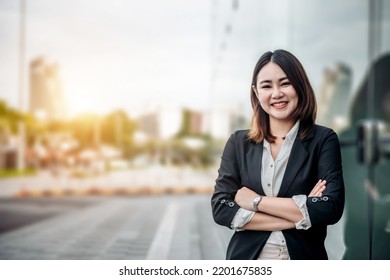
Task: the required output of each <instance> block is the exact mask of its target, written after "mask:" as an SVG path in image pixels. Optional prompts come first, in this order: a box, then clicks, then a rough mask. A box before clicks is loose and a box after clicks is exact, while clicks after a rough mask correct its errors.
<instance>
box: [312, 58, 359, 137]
mask: <svg viewBox="0 0 390 280" xmlns="http://www.w3.org/2000/svg"><path fill="white" fill-rule="evenodd" d="M351 85H352V71H351V69H350V68H349V67H348V66H347V65H345V64H343V63H337V64H336V65H335V67H334V68H333V69H329V68H326V69H325V70H324V73H323V81H322V84H321V87H320V90H319V92H318V96H317V103H318V118H317V121H318V123H319V124H323V125H325V126H330V127H332V128H333V129H335V130H340V129H342V128H344V127H345V126H347V125H348V108H349V103H350V93H351Z"/></svg>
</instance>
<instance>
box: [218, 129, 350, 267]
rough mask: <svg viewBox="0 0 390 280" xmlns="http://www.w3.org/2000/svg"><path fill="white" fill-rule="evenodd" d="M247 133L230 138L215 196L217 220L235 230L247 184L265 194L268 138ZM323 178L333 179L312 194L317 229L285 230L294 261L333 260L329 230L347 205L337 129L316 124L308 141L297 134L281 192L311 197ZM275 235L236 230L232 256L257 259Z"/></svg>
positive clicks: (229, 253)
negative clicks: (257, 138)
mask: <svg viewBox="0 0 390 280" xmlns="http://www.w3.org/2000/svg"><path fill="white" fill-rule="evenodd" d="M247 134H248V130H239V131H236V132H235V133H233V134H232V135H231V136H230V138H229V140H228V141H227V143H226V146H225V148H224V151H223V154H222V158H221V165H220V168H219V170H218V173H219V174H218V178H217V179H216V185H215V190H214V193H213V196H212V198H211V205H212V213H213V217H214V220H215V222H216V223H218V224H220V225H223V226H227V227H229V228H230V225H231V222H232V220H233V218H234V215H235V214H236V212H237V211H238V209H239V208H240V207H239V206H238V205H237V204H236V203H235V201H234V197H235V194H236V193H237V190H238V189H239V188H241V187H242V186H246V187H248V188H251V189H252V190H253V191H255V192H256V193H258V194H262V195H265V194H264V191H263V188H262V186H261V178H260V176H261V162H262V160H261V159H262V154H263V142H261V143H256V142H254V141H251V140H248V138H247ZM298 135H299V133H298ZM319 179H325V180H326V182H327V183H326V190H325V192H324V193H323V196H322V197H321V198H315V199H314V198H308V199H307V202H306V205H307V207H308V212H309V216H310V220H311V224H312V226H311V228H310V229H308V230H297V229H288V230H283V231H282V232H283V234H284V237H285V239H286V243H287V247H288V251H289V254H290V258H291V259H301V260H302V259H303V260H309V259H328V255H327V253H326V250H325V244H324V243H325V238H326V228H327V225H330V224H335V223H337V222H338V221H339V220H340V218H341V216H342V214H343V209H344V181H343V175H342V163H341V153H340V145H339V140H338V137H337V135H336V133H335V132H334V131H333V130H331V129H329V128H326V127H323V126H318V125H316V126H315V127H314V130H313V132H312V133H311V135H309V136H308V137H307V138H306V139H305V140H303V141H301V140H299V139H298V137H297V138H296V140H295V142H294V144H293V147H292V150H291V154H290V158H289V161H288V164H287V168H286V172H285V174H284V177H283V180H282V184H281V187H280V191H279V194H278V196H279V197H292V196H293V195H298V194H306V195H308V194H309V193H310V191H311V190H312V188H313V187H314V186H315V184H316V183H317V181H318V180H319ZM270 234H271V232H270V231H252V230H245V231H238V232H235V233H234V234H233V236H232V238H231V240H230V243H229V246H228V249H227V255H226V258H227V259H256V258H257V257H258V256H259V254H260V251H261V250H262V248H263V247H264V245H265V243H266V241H267V239H268V237H269V235H270Z"/></svg>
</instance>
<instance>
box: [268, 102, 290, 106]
mask: <svg viewBox="0 0 390 280" xmlns="http://www.w3.org/2000/svg"><path fill="white" fill-rule="evenodd" d="M284 104H287V102H279V103H274V104H272V105H273V106H283V105H284Z"/></svg>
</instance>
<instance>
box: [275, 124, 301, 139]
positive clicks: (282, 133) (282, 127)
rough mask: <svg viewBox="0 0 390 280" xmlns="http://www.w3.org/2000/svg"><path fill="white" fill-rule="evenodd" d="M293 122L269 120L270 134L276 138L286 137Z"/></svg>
mask: <svg viewBox="0 0 390 280" xmlns="http://www.w3.org/2000/svg"><path fill="white" fill-rule="evenodd" d="M294 124H295V122H294V121H293V120H291V121H275V120H273V121H272V120H270V129H271V134H272V135H274V136H275V137H276V138H280V139H283V140H284V138H285V137H286V135H287V133H288V132H289V131H290V130H291V128H292V127H293V126H294Z"/></svg>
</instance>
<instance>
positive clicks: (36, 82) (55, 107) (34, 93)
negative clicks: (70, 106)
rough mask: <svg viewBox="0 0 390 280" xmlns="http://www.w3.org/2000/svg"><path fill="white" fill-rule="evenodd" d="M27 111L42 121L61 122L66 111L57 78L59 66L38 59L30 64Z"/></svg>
mask: <svg viewBox="0 0 390 280" xmlns="http://www.w3.org/2000/svg"><path fill="white" fill-rule="evenodd" d="M29 111H30V113H31V114H33V115H34V116H35V117H37V118H39V119H42V120H51V121H52V120H63V119H64V118H66V115H67V109H66V105H65V100H64V96H63V92H62V84H61V81H60V76H59V66H58V64H56V63H49V62H48V61H47V60H46V59H44V58H43V57H38V58H36V59H34V60H33V61H32V62H31V63H30V104H29Z"/></svg>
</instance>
